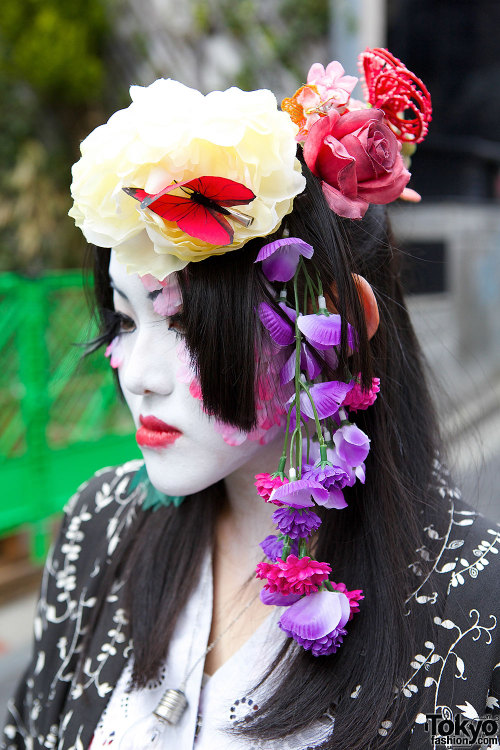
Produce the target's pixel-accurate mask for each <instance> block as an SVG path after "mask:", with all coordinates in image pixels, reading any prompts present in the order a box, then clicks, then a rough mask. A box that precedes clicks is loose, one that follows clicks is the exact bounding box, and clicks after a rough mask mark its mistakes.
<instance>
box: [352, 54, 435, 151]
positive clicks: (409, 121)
mask: <svg viewBox="0 0 500 750" xmlns="http://www.w3.org/2000/svg"><path fill="white" fill-rule="evenodd" d="M358 63H359V69H360V72H361V75H362V79H361V80H362V83H363V89H364V94H365V98H366V100H367V101H368V102H370V104H371V105H372V107H376V108H377V109H381V110H383V111H384V114H385V116H386V119H387V122H388V123H389V126H390V128H391V130H392V131H393V132H394V134H395V136H396V138H398V140H400V141H403V142H404V141H409V142H411V143H420V142H421V141H423V140H424V138H425V136H426V134H427V130H428V126H429V122H430V121H431V119H432V103H431V95H430V94H429V92H428V90H427V88H426V87H425V85H424V84H423V83H422V81H421V80H420V78H417V76H416V75H415V74H414V73H412V72H411V71H410V70H408V68H407V67H406V66H405V65H403V63H402V62H401V60H398V58H397V57H394V55H391V53H390V52H388V50H386V49H382V48H380V47H376V48H375V49H367V50H365V51H364V52H362V53H361V54H360V56H359V61H358Z"/></svg>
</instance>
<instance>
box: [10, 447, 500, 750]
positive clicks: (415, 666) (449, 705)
mask: <svg viewBox="0 0 500 750" xmlns="http://www.w3.org/2000/svg"><path fill="white" fill-rule="evenodd" d="M139 466H140V462H138V461H132V462H129V463H128V464H125V465H123V466H120V467H118V468H113V469H103V470H102V471H100V472H98V473H97V474H96V475H95V476H94V477H93V478H92V479H91V480H90V481H89V482H87V483H86V484H84V485H83V486H82V487H80V488H79V490H78V492H77V493H76V494H75V495H74V496H73V497H72V498H71V500H70V501H69V503H68V505H67V507H66V513H65V517H64V522H63V525H62V528H61V532H60V535H59V539H58V541H57V543H56V545H55V547H54V549H53V551H52V553H51V554H50V556H49V558H48V560H47V563H46V567H45V572H44V576H43V581H42V588H41V596H40V601H39V604H38V609H37V613H36V618H35V648H34V654H33V657H32V662H31V664H30V666H29V667H28V669H27V672H26V675H25V677H24V679H23V680H22V682H21V684H20V686H19V688H18V691H17V693H16V695H15V697H14V698H13V700H12V701H11V703H10V706H9V714H8V718H7V723H6V726H5V729H4V736H3V743H2V745H1V747H2V748H3V749H4V750H19V749H20V748H29V749H30V750H31V749H33V750H42V748H43V749H44V750H51V749H52V748H58V749H59V750H70V749H72V748H75V750H87V748H88V747H89V745H90V743H91V741H92V736H93V733H94V729H95V727H96V725H97V722H98V721H99V718H100V716H101V714H102V712H103V710H104V709H105V707H106V704H107V702H108V700H109V698H110V695H111V693H112V691H113V688H114V686H115V685H116V683H117V681H118V678H119V677H120V674H121V672H122V670H123V669H124V667H125V665H126V663H127V660H128V658H129V656H130V654H131V649H132V644H131V642H130V635H129V628H128V622H127V616H126V611H125V608H124V605H123V598H124V597H123V583H122V582H120V581H118V582H116V583H115V584H113V586H112V588H111V589H110V590H109V592H108V594H107V598H106V602H105V605H104V607H103V609H102V612H101V614H100V617H99V620H98V623H97V627H95V628H94V630H93V632H92V633H91V634H90V640H89V642H88V646H87V650H86V654H87V655H86V658H85V661H84V664H83V670H82V669H77V665H78V663H79V658H80V653H81V647H82V639H83V637H84V636H85V633H86V627H87V623H88V622H89V618H90V615H91V612H92V608H93V606H94V603H95V601H96V596H97V592H98V591H99V587H100V583H101V581H102V578H103V575H104V574H105V572H106V569H107V566H108V565H109V562H110V560H111V559H112V556H113V553H114V551H115V549H116V548H117V546H118V545H119V544H120V541H121V538H122V532H123V530H124V529H125V528H126V527H127V526H129V525H130V524H131V523H132V522H133V521H134V518H135V517H136V515H137V514H138V513H142V512H143V511H142V509H141V502H142V499H143V495H142V491H141V489H140V488H137V489H135V490H133V491H132V492H128V485H129V482H130V478H131V475H132V473H133V472H135V471H136V470H137V468H138V467H139ZM436 483H437V488H438V491H439V493H440V495H441V496H442V500H443V504H445V505H446V507H447V508H448V513H447V516H446V519H447V520H446V523H445V524H444V525H443V528H435V527H434V526H433V525H427V526H425V524H424V528H423V531H422V544H421V546H420V548H419V549H418V550H417V553H416V560H415V562H414V564H413V566H412V567H413V570H414V572H415V574H416V580H417V581H419V584H418V587H417V588H416V590H415V591H414V592H413V594H412V595H411V596H410V597H409V599H408V602H407V604H408V609H409V611H411V608H412V607H431V608H432V614H433V619H434V624H435V626H436V627H435V630H434V632H432V633H427V634H423V635H422V638H421V644H420V646H419V649H418V653H416V654H415V656H414V658H413V660H412V661H411V663H410V664H409V665H408V673H407V679H406V681H405V682H404V684H403V685H402V686H400V691H401V693H402V696H404V698H405V699H406V700H407V701H408V713H409V715H411V716H413V718H414V723H413V725H412V726H411V727H409V728H408V734H407V736H406V737H405V738H404V739H402V740H401V743H400V744H399V745H398V748H400V749H401V750H403V749H405V750H406V749H407V748H409V750H418V749H419V748H427V747H433V746H434V747H435V746H436V745H434V743H431V741H430V731H429V729H431V728H432V727H431V725H430V724H429V722H428V721H427V724H426V714H437V713H439V714H441V713H443V712H444V715H445V716H450V717H451V716H452V715H453V714H461V715H462V718H464V717H465V718H469V719H473V718H477V717H482V716H493V717H495V716H496V715H499V726H500V707H499V702H498V701H499V697H500V638H499V632H500V627H499V626H498V617H499V615H500V596H499V592H500V576H499V570H500V566H499V561H500V555H498V552H499V550H500V527H499V525H495V524H492V523H490V522H488V521H485V520H484V519H483V518H482V517H481V516H479V515H477V514H476V512H475V511H473V510H471V509H470V508H467V507H466V506H463V505H462V504H461V502H460V500H459V497H458V493H457V492H456V491H455V490H453V489H451V488H450V487H449V486H448V484H447V480H446V478H443V472H442V471H441V470H439V469H438V470H437V471H436ZM419 560H420V563H419ZM422 560H424V561H426V562H428V561H429V560H431V561H432V571H431V573H430V574H429V575H426V576H424V575H422V569H421V567H420V565H421V562H422ZM434 613H436V614H434ZM437 613H439V614H437ZM352 698H353V700H355V699H356V689H355V690H354V691H353V694H352ZM490 724H491V722H490ZM390 731H391V724H390V722H389V721H386V722H383V723H382V726H381V727H380V729H379V733H380V734H381V735H382V736H384V735H388V734H390ZM492 742H493V740H492ZM438 744H439V743H438ZM492 746H493V745H492ZM482 747H488V744H483V745H482ZM179 750H183V749H179ZM346 750H347V749H346Z"/></svg>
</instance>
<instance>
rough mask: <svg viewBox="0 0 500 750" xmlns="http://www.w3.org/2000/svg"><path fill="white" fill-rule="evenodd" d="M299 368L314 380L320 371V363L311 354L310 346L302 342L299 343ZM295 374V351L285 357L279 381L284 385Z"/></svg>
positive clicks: (308, 377) (309, 378)
mask: <svg viewBox="0 0 500 750" xmlns="http://www.w3.org/2000/svg"><path fill="white" fill-rule="evenodd" d="M300 369H301V370H305V372H306V374H307V379H308V380H315V379H316V378H317V377H318V375H319V374H320V372H321V369H322V363H321V362H320V361H318V358H317V357H316V356H315V355H314V354H313V352H312V351H311V349H310V347H309V346H308V345H307V344H305V343H304V342H302V344H301V345H300ZM294 376H295V351H293V352H292V354H291V355H290V357H289V358H288V359H287V361H286V362H285V364H284V365H283V367H282V368H281V372H280V383H281V385H285V383H289V382H290V380H291V379H292V378H293V377H294Z"/></svg>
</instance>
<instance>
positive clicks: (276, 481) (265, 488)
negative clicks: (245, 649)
mask: <svg viewBox="0 0 500 750" xmlns="http://www.w3.org/2000/svg"><path fill="white" fill-rule="evenodd" d="M255 479H256V480H257V481H256V482H255V486H256V487H257V492H258V493H259V495H260V496H261V497H262V498H264V500H265V501H266V503H274V505H283V503H282V502H280V501H279V500H271V499H270V498H271V493H272V491H273V490H274V489H276V488H277V487H281V485H282V484H287V483H288V477H284V478H283V479H281V478H280V477H277V476H275V475H274V474H267V473H264V474H256V475H255Z"/></svg>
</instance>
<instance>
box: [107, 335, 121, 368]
mask: <svg viewBox="0 0 500 750" xmlns="http://www.w3.org/2000/svg"><path fill="white" fill-rule="evenodd" d="M104 356H105V357H109V364H110V365H111V367H112V368H113V370H116V369H118V367H121V366H122V364H123V351H122V347H121V345H120V338H119V336H115V338H114V339H113V340H112V341H111V343H109V344H108V345H107V347H106V351H105V352H104Z"/></svg>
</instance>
